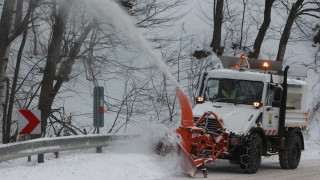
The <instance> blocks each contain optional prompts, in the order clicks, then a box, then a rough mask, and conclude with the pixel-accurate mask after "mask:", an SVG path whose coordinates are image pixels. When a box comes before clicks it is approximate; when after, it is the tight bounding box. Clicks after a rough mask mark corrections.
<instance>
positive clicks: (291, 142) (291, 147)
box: [279, 134, 301, 169]
mask: <svg viewBox="0 0 320 180" xmlns="http://www.w3.org/2000/svg"><path fill="white" fill-rule="evenodd" d="M300 158H301V141H300V137H299V136H298V135H297V134H293V135H291V136H289V137H288V141H287V142H286V147H285V149H284V150H281V151H280V152H279V161H280V166H281V168H282V169H296V168H297V167H298V165H299V163H300Z"/></svg>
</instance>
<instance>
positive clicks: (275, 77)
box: [176, 55, 308, 177]
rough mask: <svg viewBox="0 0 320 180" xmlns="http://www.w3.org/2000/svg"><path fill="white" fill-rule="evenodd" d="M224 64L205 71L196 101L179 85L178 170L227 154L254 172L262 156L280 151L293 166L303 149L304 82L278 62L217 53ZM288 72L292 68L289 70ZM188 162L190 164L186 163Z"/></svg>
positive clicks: (289, 166) (283, 163)
mask: <svg viewBox="0 0 320 180" xmlns="http://www.w3.org/2000/svg"><path fill="white" fill-rule="evenodd" d="M221 62H222V65H223V67H224V69H213V70H210V71H207V72H203V73H202V75H201V77H200V81H199V82H200V83H199V84H200V85H199V87H198V90H197V96H198V97H197V98H196V103H197V104H196V105H195V107H194V108H193V109H191V105H190V103H189V101H188V98H187V97H186V96H185V94H184V93H183V91H182V90H181V89H180V88H179V87H178V88H177V89H176V93H177V96H178V98H179V100H180V105H181V110H182V120H181V125H180V127H179V128H178V129H177V130H176V133H177V134H178V136H179V137H180V138H179V140H178V141H179V142H178V144H179V146H180V152H181V151H182V152H183V154H184V155H183V156H184V157H185V158H184V159H185V160H186V162H188V163H189V165H187V164H188V163H185V165H183V167H182V170H183V171H184V172H185V173H188V174H190V175H191V176H194V175H195V172H196V170H197V168H198V167H202V171H203V173H204V176H205V177H206V174H207V173H206V169H205V163H208V162H212V161H215V160H216V159H217V158H219V159H227V160H229V161H230V162H232V163H239V164H240V167H241V168H242V169H244V172H245V173H256V172H257V170H258V168H259V166H260V163H261V156H270V155H277V154H278V155H279V161H280V166H281V168H283V169H295V168H297V166H298V165H299V162H300V158H301V151H302V150H304V140H303V134H302V131H303V130H305V129H306V126H307V117H308V115H307V107H306V100H307V83H306V82H305V81H303V80H301V79H300V78H299V77H293V76H290V75H288V72H290V71H289V69H290V68H289V66H287V67H285V69H284V71H282V65H281V62H276V61H269V60H252V59H248V58H247V57H246V56H244V55H242V56H241V57H240V58H235V57H221ZM289 74H290V73H289ZM190 163H191V165H190Z"/></svg>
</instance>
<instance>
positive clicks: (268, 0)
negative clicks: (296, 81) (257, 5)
mask: <svg viewBox="0 0 320 180" xmlns="http://www.w3.org/2000/svg"><path fill="white" fill-rule="evenodd" d="M274 1H275V0H265V8H264V18H263V23H262V25H261V27H260V29H259V32H258V35H257V37H256V40H255V41H254V45H253V50H254V51H253V52H250V55H249V57H251V58H255V59H257V58H258V57H259V54H260V49H261V45H262V42H263V39H264V37H265V35H266V32H267V30H268V28H269V25H270V22H271V9H272V4H273V3H274Z"/></svg>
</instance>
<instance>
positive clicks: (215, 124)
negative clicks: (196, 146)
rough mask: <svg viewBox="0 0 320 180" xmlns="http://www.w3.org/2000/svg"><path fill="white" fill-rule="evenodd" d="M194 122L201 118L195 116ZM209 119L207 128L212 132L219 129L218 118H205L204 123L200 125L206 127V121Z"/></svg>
mask: <svg viewBox="0 0 320 180" xmlns="http://www.w3.org/2000/svg"><path fill="white" fill-rule="evenodd" d="M193 119H194V122H195V123H196V122H197V121H198V120H199V117H194V118H193ZM207 120H208V124H207V127H206V128H207V129H208V130H209V131H211V132H215V131H216V130H217V129H220V126H219V123H218V122H217V121H216V119H212V118H209V119H206V118H205V119H204V120H203V121H202V123H201V124H200V125H199V127H205V126H206V121H207Z"/></svg>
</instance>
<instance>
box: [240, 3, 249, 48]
mask: <svg viewBox="0 0 320 180" xmlns="http://www.w3.org/2000/svg"><path fill="white" fill-rule="evenodd" d="M242 2H243V12H242V22H241V29H240V43H239V49H242V39H243V25H244V17H245V14H246V7H247V2H248V0H242Z"/></svg>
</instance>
